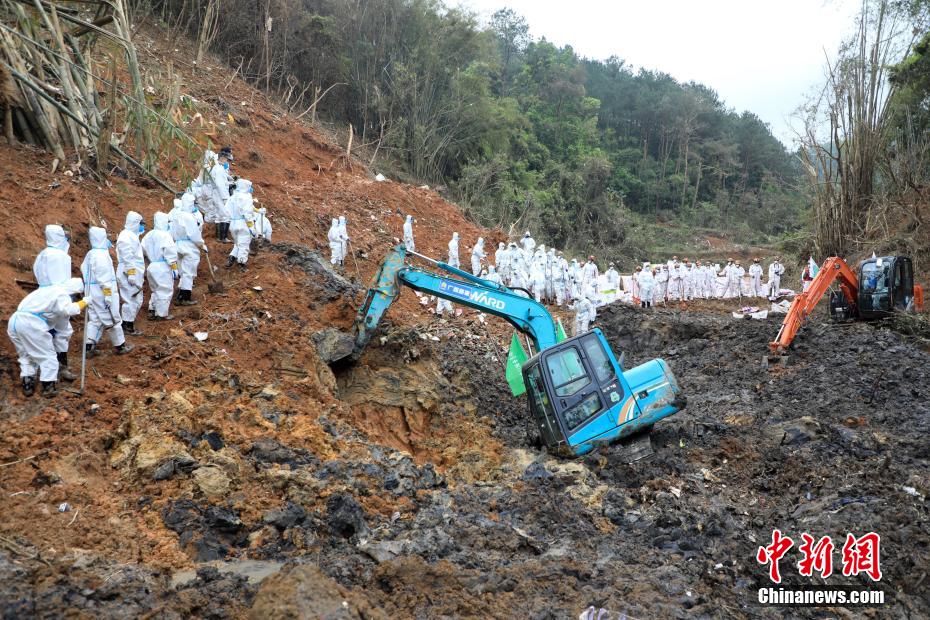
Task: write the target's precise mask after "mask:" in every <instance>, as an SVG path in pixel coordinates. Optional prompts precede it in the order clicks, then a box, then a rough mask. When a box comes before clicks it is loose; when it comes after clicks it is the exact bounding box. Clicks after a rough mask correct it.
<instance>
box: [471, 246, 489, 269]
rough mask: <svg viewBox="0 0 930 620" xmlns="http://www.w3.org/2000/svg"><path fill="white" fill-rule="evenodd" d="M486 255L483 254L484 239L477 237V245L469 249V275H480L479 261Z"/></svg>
mask: <svg viewBox="0 0 930 620" xmlns="http://www.w3.org/2000/svg"><path fill="white" fill-rule="evenodd" d="M485 256H487V254H485V253H484V237H478V241H477V243H475V246H474V247H473V248H472V249H471V274H472V275H473V276H477V275H479V274H480V273H481V261H482V259H484V257H485Z"/></svg>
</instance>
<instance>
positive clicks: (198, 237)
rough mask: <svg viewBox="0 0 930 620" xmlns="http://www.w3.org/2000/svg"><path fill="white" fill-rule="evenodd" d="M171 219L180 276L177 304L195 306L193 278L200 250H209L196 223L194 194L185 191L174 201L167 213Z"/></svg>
mask: <svg viewBox="0 0 930 620" xmlns="http://www.w3.org/2000/svg"><path fill="white" fill-rule="evenodd" d="M168 215H169V218H170V220H171V236H172V238H174V241H175V244H176V247H177V253H178V267H179V272H180V274H181V277H180V278H179V279H178V297H177V300H176V301H177V304H178V305H179V306H195V305H197V302H196V301H194V299H193V297H192V295H193V290H194V279H195V278H196V277H197V268H198V267H199V266H200V250H201V249H203V251H204V252H205V253H206V252H209V251H210V248H208V247H207V244H206V242H205V241H204V240H203V235H202V234H201V232H200V226H199V225H198V223H197V217H196V216H197V205H196V204H195V202H194V196H193V195H192V194H190V193H185V194H184V195H183V196H181V200H175V201H174V209H172V210H171V213H169V214H168Z"/></svg>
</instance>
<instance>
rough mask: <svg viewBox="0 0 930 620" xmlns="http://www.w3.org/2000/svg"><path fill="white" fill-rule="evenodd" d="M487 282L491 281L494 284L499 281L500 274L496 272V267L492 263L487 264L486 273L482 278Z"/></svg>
mask: <svg viewBox="0 0 930 620" xmlns="http://www.w3.org/2000/svg"><path fill="white" fill-rule="evenodd" d="M484 279H485V280H487V281H488V282H493V283H494V284H500V283H501V274H499V273H498V272H497V269H496V268H495V267H494V265H488V275H487V276H485V278H484Z"/></svg>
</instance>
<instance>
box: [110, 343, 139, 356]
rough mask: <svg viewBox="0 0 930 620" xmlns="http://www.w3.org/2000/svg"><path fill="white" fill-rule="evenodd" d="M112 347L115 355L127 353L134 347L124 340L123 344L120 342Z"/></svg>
mask: <svg viewBox="0 0 930 620" xmlns="http://www.w3.org/2000/svg"><path fill="white" fill-rule="evenodd" d="M114 349H115V350H116V354H117V355H123V354H125V353H129V352H130V351H132V350H133V349H135V347H134V346H132V345H131V344H129V343H128V342H124V343H123V344H120V345H117V346H116V347H114Z"/></svg>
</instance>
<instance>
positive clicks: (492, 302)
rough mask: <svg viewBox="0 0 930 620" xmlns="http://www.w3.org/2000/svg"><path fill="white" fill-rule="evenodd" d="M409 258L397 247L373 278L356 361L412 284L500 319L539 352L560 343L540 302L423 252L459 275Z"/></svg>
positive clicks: (358, 321) (358, 328)
mask: <svg viewBox="0 0 930 620" xmlns="http://www.w3.org/2000/svg"><path fill="white" fill-rule="evenodd" d="M407 254H408V252H407V249H406V248H405V247H404V246H403V245H399V246H397V247H395V248H393V249H392V250H391V251H390V252H389V253H388V255H387V256H386V257H385V258H384V260H383V261H382V263H381V267H380V268H379V269H378V273H377V274H375V277H374V281H373V282H372V285H371V288H369V289H368V294H367V296H366V297H365V302H364V303H363V304H362V305H361V307H360V308H359V310H358V313H357V314H356V317H355V328H354V337H355V342H354V349H353V353H352V357H353V358H354V359H358V357H359V356H360V355H361V353H362V351H363V350H364V348H365V347H366V346H367V345H368V341H369V340H371V336H372V334H373V333H374V332H375V330H376V329H377V327H378V324H379V323H380V322H381V317H383V316H384V313H385V312H386V311H387V309H388V308H390V307H391V304H393V303H394V300H395V299H397V297H398V295H400V287H401V286H408V287H410V288H412V289H414V290H418V291H422V292H425V293H429V294H431V295H435V296H436V297H441V298H442V299H447V300H449V301H453V302H455V303H458V304H461V305H463V306H468V307H469V308H474V309H476V310H480V311H481V312H486V313H488V314H492V315H494V316H498V317H501V318H502V319H504V320H506V321H507V322H509V323H510V324H511V325H513V326H514V327H515V328H516V329H517V330H518V331H520V332H522V333H524V334H526V335H528V336H529V337H530V339H531V340H532V341H533V345H534V347H535V348H536V350H537V351H542V350H543V349H547V348H549V347H551V346H553V345H555V344H556V343H557V342H558V338H557V336H556V326H555V321H553V320H552V315H551V314H549V311H548V310H546V307H545V306H543V305H542V304H540V303H538V302H536V301H535V300H533V299H529V298H526V297H523V296H522V295H518V294H517V293H514V292H513V291H512V290H510V289H509V288H507V287H505V286H502V285H499V284H495V283H493V282H489V281H487V280H483V279H481V278H477V277H475V276H473V275H471V274H470V273H468V272H466V271H462V270H461V269H456V268H455V267H452V266H451V265H447V264H446V263H442V262H439V261H434V260H432V259H430V258H427V257H425V256H422V255H419V254H417V255H416V256H419V257H420V258H423V259H424V260H427V261H429V262H431V263H433V264H434V265H436V266H437V267H438V268H440V269H442V270H443V271H446V272H448V273H449V274H451V275H454V276H457V277H455V278H453V277H447V276H444V275H439V274H436V273H431V272H428V271H424V270H421V269H416V268H414V267H411V266H409V265H407V264H406V263H405V259H406V257H407Z"/></svg>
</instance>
